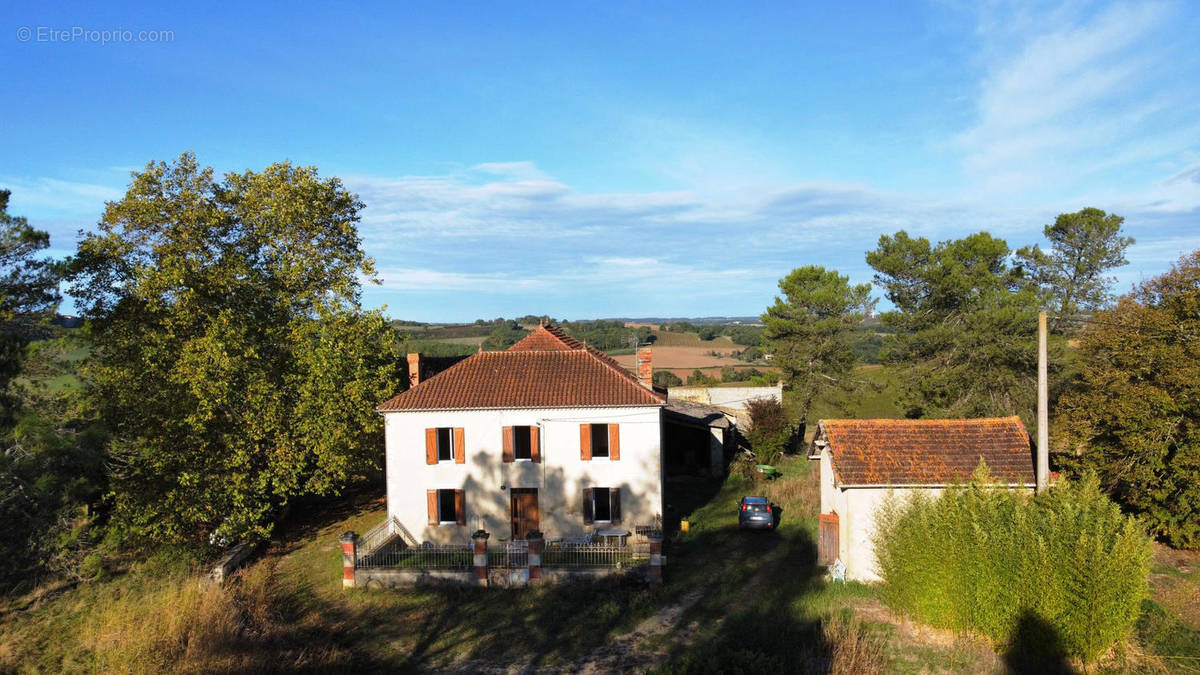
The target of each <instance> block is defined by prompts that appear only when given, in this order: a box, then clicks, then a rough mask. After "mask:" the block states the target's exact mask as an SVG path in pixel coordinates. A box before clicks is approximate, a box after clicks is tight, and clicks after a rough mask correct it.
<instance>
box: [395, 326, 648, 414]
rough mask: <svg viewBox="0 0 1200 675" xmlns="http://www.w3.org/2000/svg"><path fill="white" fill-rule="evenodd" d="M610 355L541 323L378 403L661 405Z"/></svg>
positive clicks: (433, 406)
mask: <svg viewBox="0 0 1200 675" xmlns="http://www.w3.org/2000/svg"><path fill="white" fill-rule="evenodd" d="M664 402H665V398H664V397H663V396H662V395H661V394H657V393H655V392H653V391H651V390H649V389H647V388H645V387H643V386H642V385H640V384H639V383H638V381H637V378H635V377H634V376H633V375H632V374H630V373H629V372H628V371H626V370H625V369H624V368H622V367H621V366H620V365H618V364H617V362H616V361H614V360H612V359H611V358H609V357H608V355H606V354H604V353H603V352H600V351H599V350H596V349H593V348H591V347H588V346H586V345H584V344H583V343H582V342H579V341H578V340H575V339H574V338H572V337H570V336H568V335H566V334H565V333H563V332H562V331H560V330H558V329H557V328H553V327H547V326H542V327H540V328H538V329H537V330H535V331H534V332H533V333H531V334H530V335H528V336H526V337H525V338H524V339H522V340H521V341H520V342H518V343H517V344H515V345H513V346H512V347H510V348H509V349H508V350H507V351H503V352H480V353H478V354H474V355H472V356H469V357H467V358H466V359H464V360H463V361H461V362H459V363H457V364H455V365H454V366H452V367H450V368H448V369H447V370H445V371H443V372H441V373H439V374H437V375H435V376H433V377H431V378H429V379H428V380H425V381H423V382H421V383H420V384H418V385H417V386H415V387H413V388H412V389H409V390H408V391H406V392H403V393H401V394H398V395H396V396H394V397H392V398H391V399H389V400H388V401H386V402H384V403H383V404H382V405H380V406H379V408H378V410H379V411H380V412H389V411H399V410H438V409H443V410H447V409H449V410H460V409H471V408H575V407H608V406H652V405H662V404H663V403H664Z"/></svg>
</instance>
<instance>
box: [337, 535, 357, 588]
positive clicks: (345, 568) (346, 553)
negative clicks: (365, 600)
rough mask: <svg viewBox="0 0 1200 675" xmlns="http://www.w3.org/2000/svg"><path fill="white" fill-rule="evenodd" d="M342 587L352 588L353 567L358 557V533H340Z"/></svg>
mask: <svg viewBox="0 0 1200 675" xmlns="http://www.w3.org/2000/svg"><path fill="white" fill-rule="evenodd" d="M341 542H342V588H354V567H355V562H356V560H357V558H358V535H357V534H355V533H353V532H347V533H346V534H343V535H342V538H341Z"/></svg>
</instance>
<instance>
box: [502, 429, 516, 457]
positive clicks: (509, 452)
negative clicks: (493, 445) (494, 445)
mask: <svg viewBox="0 0 1200 675" xmlns="http://www.w3.org/2000/svg"><path fill="white" fill-rule="evenodd" d="M500 457H501V459H502V460H503V461H505V462H511V461H513V428H512V427H504V449H503V450H502V451H501V453H500Z"/></svg>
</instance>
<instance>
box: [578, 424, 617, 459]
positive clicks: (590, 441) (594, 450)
mask: <svg viewBox="0 0 1200 675" xmlns="http://www.w3.org/2000/svg"><path fill="white" fill-rule="evenodd" d="M598 457H607V458H608V459H610V460H614V461H615V460H618V459H621V425H619V424H581V425H579V458H580V459H582V460H584V461H588V460H591V459H594V458H598Z"/></svg>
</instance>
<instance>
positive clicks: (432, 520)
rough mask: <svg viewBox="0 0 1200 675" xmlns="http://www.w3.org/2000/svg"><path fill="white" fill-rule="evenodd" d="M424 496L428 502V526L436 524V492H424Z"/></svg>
mask: <svg viewBox="0 0 1200 675" xmlns="http://www.w3.org/2000/svg"><path fill="white" fill-rule="evenodd" d="M425 496H426V498H427V501H428V502H429V524H430V525H437V524H438V491H437V490H426V491H425Z"/></svg>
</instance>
